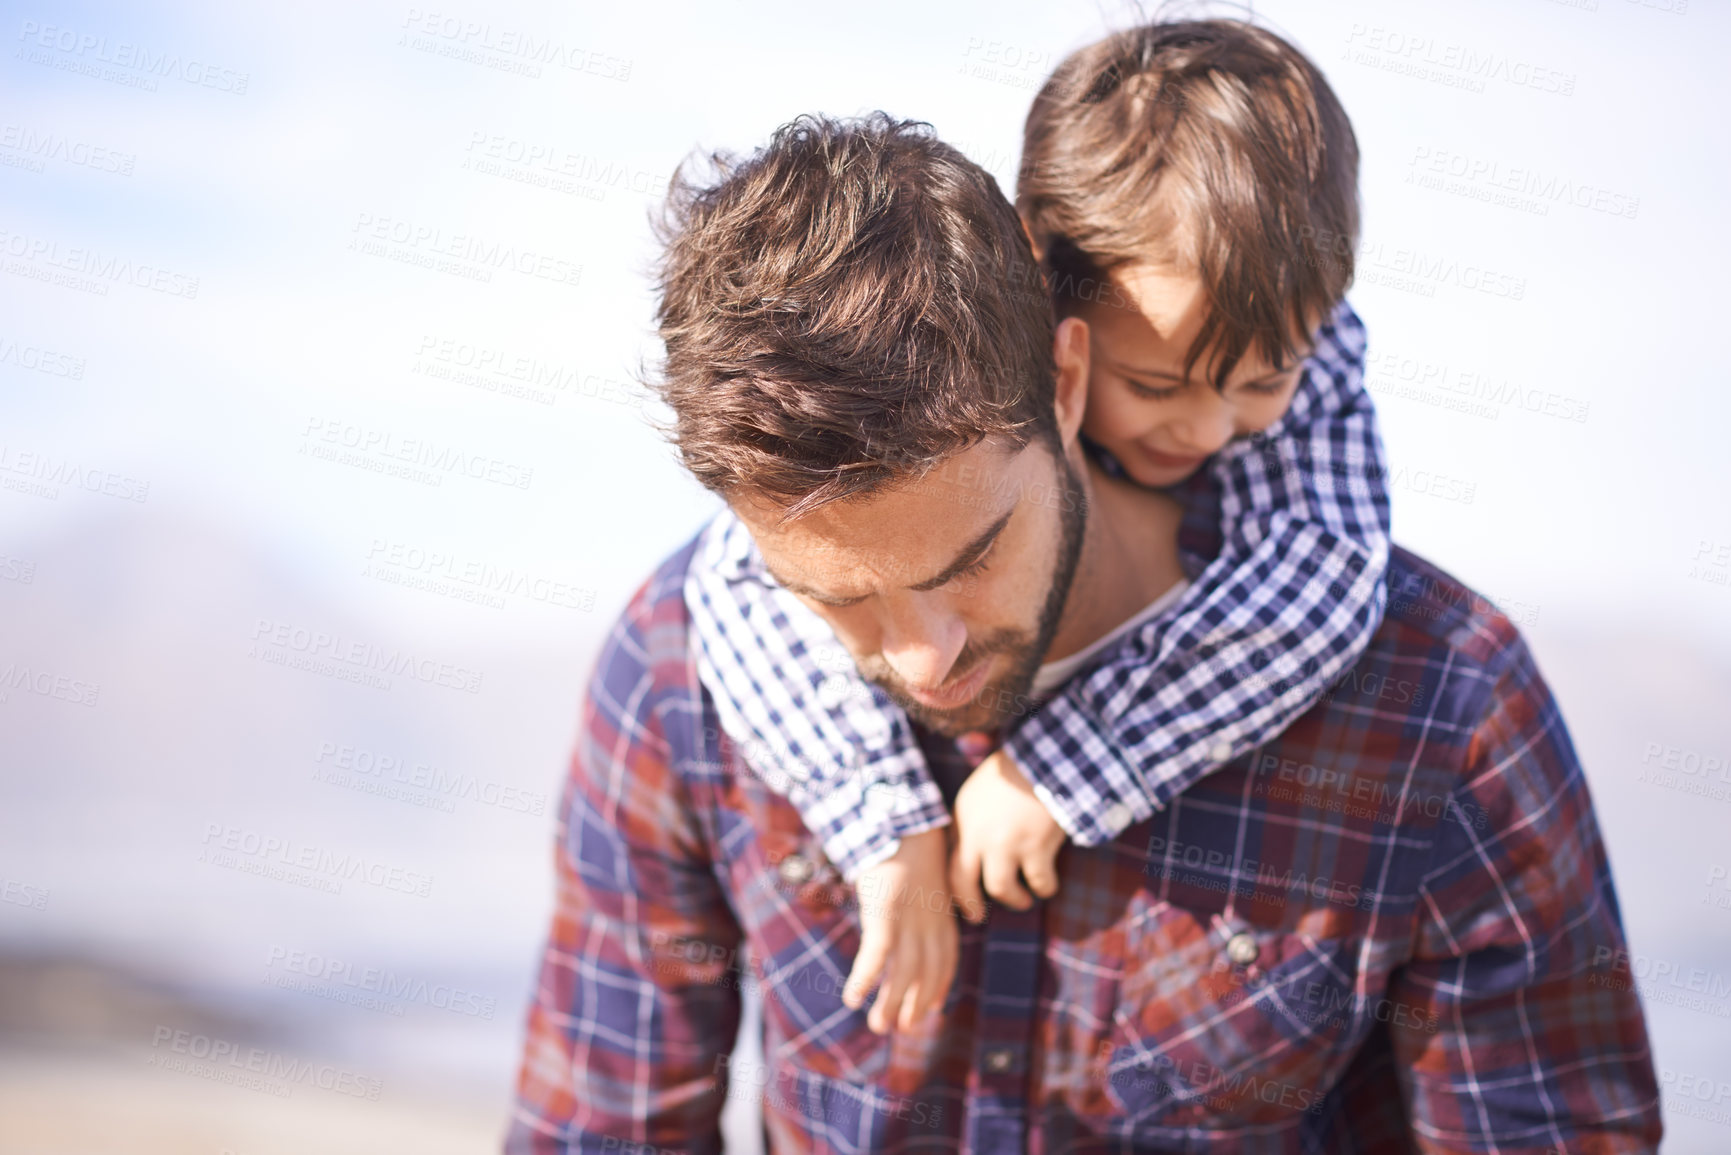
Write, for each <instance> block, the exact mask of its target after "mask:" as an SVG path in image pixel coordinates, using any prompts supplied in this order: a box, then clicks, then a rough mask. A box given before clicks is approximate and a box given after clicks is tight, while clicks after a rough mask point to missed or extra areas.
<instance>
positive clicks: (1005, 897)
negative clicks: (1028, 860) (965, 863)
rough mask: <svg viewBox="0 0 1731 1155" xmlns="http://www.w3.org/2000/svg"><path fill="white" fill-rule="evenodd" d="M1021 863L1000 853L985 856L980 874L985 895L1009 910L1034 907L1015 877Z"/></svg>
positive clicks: (995, 852) (1019, 880)
mask: <svg viewBox="0 0 1731 1155" xmlns="http://www.w3.org/2000/svg"><path fill="white" fill-rule="evenodd" d="M1020 866H1021V863H1019V862H1017V861H1016V860H1015V859H1014V858H1012V857H1010V856H1009V855H1008V854H1006V853H1004V852H1002V851H993V852H992V853H991V854H988V855H986V860H985V862H984V863H983V864H982V873H984V875H985V877H986V893H987V894H989V895H991V896H992V897H993V898H995V899H997V900H998V901H999V902H1001V903H1003V904H1004V905H1005V906H1007V907H1009V908H1010V909H1011V910H1027V909H1028V908H1029V907H1030V906H1033V905H1034V900H1033V899H1032V898H1029V897H1028V892H1027V891H1025V890H1023V889H1022V882H1021V879H1019V878H1018V877H1017V874H1018V873H1019V868H1020Z"/></svg>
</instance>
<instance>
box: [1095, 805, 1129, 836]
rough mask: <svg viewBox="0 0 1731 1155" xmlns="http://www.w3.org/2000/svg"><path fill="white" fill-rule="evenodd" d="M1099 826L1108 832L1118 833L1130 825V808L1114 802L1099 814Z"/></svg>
mask: <svg viewBox="0 0 1731 1155" xmlns="http://www.w3.org/2000/svg"><path fill="white" fill-rule="evenodd" d="M1100 825H1102V826H1104V827H1105V828H1106V829H1108V830H1112V831H1118V830H1122V829H1124V828H1125V827H1126V826H1128V825H1130V808H1129V807H1128V806H1126V805H1124V804H1123V803H1122V802H1114V803H1112V805H1110V806H1108V807H1106V809H1105V810H1104V811H1102V812H1101V814H1100Z"/></svg>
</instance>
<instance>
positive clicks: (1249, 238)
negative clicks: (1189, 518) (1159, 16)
mask: <svg viewBox="0 0 1731 1155" xmlns="http://www.w3.org/2000/svg"><path fill="white" fill-rule="evenodd" d="M1016 204H1017V208H1018V209H1019V210H1020V211H1021V214H1022V217H1023V219H1024V220H1026V221H1027V224H1028V228H1029V230H1030V232H1031V233H1032V235H1033V238H1034V242H1035V244H1036V246H1038V248H1039V249H1040V252H1041V257H1042V260H1043V263H1044V265H1045V269H1046V273H1047V276H1048V278H1049V280H1050V282H1051V285H1052V291H1053V294H1054V297H1055V300H1056V303H1057V307H1058V308H1059V309H1060V310H1061V311H1068V310H1071V309H1075V308H1077V307H1079V306H1080V305H1081V304H1082V303H1083V302H1085V301H1087V300H1090V299H1098V296H1099V292H1100V289H1101V288H1102V287H1105V288H1108V289H1109V288H1110V287H1111V286H1110V285H1109V282H1108V281H1107V278H1108V277H1109V275H1110V274H1111V273H1112V272H1113V271H1115V270H1117V269H1120V268H1122V267H1123V266H1126V265H1129V264H1131V263H1133V262H1134V263H1149V264H1164V265H1169V266H1172V267H1175V268H1178V269H1181V270H1183V271H1186V272H1192V273H1195V274H1196V275H1198V276H1199V277H1200V278H1201V280H1202V285H1203V289H1204V291H1205V292H1206V293H1207V295H1208V302H1209V306H1210V307H1209V311H1208V316H1207V319H1206V320H1205V321H1204V323H1203V327H1202V331H1201V333H1200V334H1198V336H1197V337H1196V340H1195V341H1194V342H1193V343H1192V345H1191V347H1190V349H1189V351H1188V354H1187V356H1186V360H1185V365H1184V370H1185V373H1186V374H1188V373H1190V372H1191V371H1192V368H1193V367H1194V366H1195V364H1196V363H1197V361H1199V360H1201V359H1202V358H1203V357H1204V356H1205V355H1206V356H1208V357H1210V358H1211V364H1212V368H1213V373H1212V379H1213V384H1214V386H1215V387H1216V388H1220V387H1222V386H1223V385H1224V383H1225V381H1226V379H1227V376H1228V375H1229V374H1230V373H1231V371H1232V369H1233V367H1234V366H1235V365H1237V364H1238V362H1239V360H1240V359H1241V358H1242V357H1243V356H1244V354H1245V352H1246V351H1247V350H1249V349H1250V348H1251V346H1252V345H1253V344H1254V345H1255V347H1256V349H1257V350H1258V351H1259V352H1260V353H1262V354H1263V356H1264V357H1266V358H1267V359H1268V361H1269V362H1270V363H1271V364H1273V365H1274V366H1275V367H1276V368H1284V367H1285V366H1286V365H1287V364H1289V363H1291V362H1292V361H1294V360H1296V359H1297V358H1299V357H1301V356H1302V355H1303V353H1304V351H1305V346H1306V344H1307V343H1308V339H1309V336H1310V333H1311V331H1312V329H1313V328H1314V326H1315V325H1317V324H1318V323H1319V322H1321V321H1322V320H1324V319H1326V318H1327V316H1328V315H1329V313H1331V312H1332V311H1333V309H1334V307H1335V306H1336V305H1337V304H1339V302H1340V301H1341V299H1342V298H1343V297H1345V295H1346V290H1347V288H1348V287H1349V286H1350V285H1351V284H1352V272H1353V252H1354V251H1355V250H1356V248H1357V245H1358V142H1357V140H1356V138H1355V137H1354V136H1353V132H1352V124H1351V122H1350V121H1349V120H1348V119H1347V116H1346V112H1345V110H1344V109H1342V108H1341V106H1340V101H1339V100H1337V99H1336V98H1335V95H1334V92H1333V90H1331V89H1330V88H1329V86H1328V82H1327V81H1326V80H1324V79H1323V77H1322V73H1321V72H1320V71H1318V70H1317V68H1316V66H1315V65H1313V64H1312V63H1311V62H1310V61H1309V60H1308V59H1306V58H1305V57H1304V55H1303V54H1302V53H1300V52H1299V51H1298V50H1297V49H1296V48H1294V47H1293V46H1292V45H1290V44H1288V43H1287V42H1286V41H1284V40H1282V39H1281V38H1280V37H1278V36H1276V35H1274V33H1272V32H1269V31H1266V30H1265V29H1261V28H1257V27H1255V26H1253V25H1250V24H1245V23H1242V22H1240V21H1236V20H1201V21H1179V22H1169V23H1154V24H1148V25H1144V26H1142V27H1138V28H1132V29H1128V30H1126V31H1123V32H1118V33H1114V34H1113V35H1111V36H1108V37H1106V38H1105V39H1104V40H1101V41H1099V42H1097V43H1095V44H1091V45H1089V46H1088V47H1086V48H1083V49H1081V50H1079V51H1077V52H1075V53H1073V54H1072V55H1071V56H1069V57H1068V58H1067V59H1066V60H1064V62H1063V63H1061V64H1059V65H1058V68H1057V70H1056V71H1055V72H1053V74H1052V76H1051V77H1050V78H1049V79H1048V80H1047V81H1046V84H1045V86H1044V87H1043V88H1042V89H1041V90H1040V93H1039V95H1038V96H1037V97H1035V99H1034V105H1033V108H1032V109H1031V110H1030V111H1029V112H1028V119H1027V124H1026V126H1025V128H1024V130H1023V141H1022V167H1021V173H1020V176H1019V180H1018V187H1017V197H1016ZM1114 296H1116V294H1114ZM1120 299H1121V298H1120Z"/></svg>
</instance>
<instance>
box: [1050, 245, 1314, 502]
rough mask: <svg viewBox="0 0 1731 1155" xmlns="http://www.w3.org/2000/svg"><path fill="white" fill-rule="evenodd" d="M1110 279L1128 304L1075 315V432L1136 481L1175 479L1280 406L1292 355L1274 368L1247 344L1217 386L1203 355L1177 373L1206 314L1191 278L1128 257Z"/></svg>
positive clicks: (1269, 419) (1294, 381) (1295, 371)
mask: <svg viewBox="0 0 1731 1155" xmlns="http://www.w3.org/2000/svg"><path fill="white" fill-rule="evenodd" d="M1112 280H1113V281H1114V283H1116V285H1117V286H1118V287H1119V288H1120V289H1121V290H1122V292H1123V295H1124V296H1125V297H1127V298H1129V301H1130V303H1131V307H1130V308H1124V307H1122V306H1117V305H1111V304H1105V303H1093V304H1089V305H1086V306H1084V307H1083V308H1082V309H1081V310H1080V311H1079V313H1078V315H1079V316H1081V317H1082V319H1083V320H1085V321H1087V322H1088V328H1089V332H1090V335H1091V340H1092V343H1093V350H1092V351H1093V357H1092V360H1091V366H1092V368H1091V371H1090V374H1089V380H1088V410H1087V415H1086V416H1085V417H1084V418H1083V422H1082V432H1083V433H1085V434H1086V435H1087V436H1088V437H1089V438H1090V439H1092V440H1093V441H1094V442H1096V443H1097V444H1099V445H1102V446H1104V447H1105V448H1106V450H1107V451H1108V452H1110V453H1111V454H1112V456H1113V457H1115V458H1117V460H1118V461H1119V463H1120V464H1122V465H1123V466H1124V469H1125V470H1126V472H1128V473H1129V474H1130V476H1131V477H1132V478H1134V479H1135V480H1136V481H1137V482H1138V483H1140V484H1142V485H1148V486H1166V485H1176V484H1177V483H1178V482H1180V481H1183V480H1184V479H1185V478H1186V477H1189V476H1190V475H1191V474H1192V473H1195V472H1196V470H1197V469H1198V468H1200V467H1201V465H1202V463H1203V461H1205V460H1206V459H1207V458H1208V457H1209V456H1210V455H1212V454H1213V453H1215V452H1216V451H1218V450H1219V449H1220V448H1221V447H1222V446H1224V445H1225V444H1226V443H1227V442H1228V441H1230V440H1232V439H1233V438H1234V437H1244V436H1248V435H1249V434H1252V433H1259V432H1261V431H1262V430H1264V429H1267V428H1268V427H1269V426H1270V425H1272V424H1274V423H1275V422H1276V421H1278V420H1280V418H1281V416H1282V415H1284V414H1285V413H1286V409H1287V407H1288V406H1289V405H1291V404H1292V396H1293V394H1294V393H1295V392H1296V391H1297V389H1298V382H1299V380H1300V378H1301V376H1302V374H1303V367H1304V366H1303V362H1302V361H1299V362H1298V363H1296V364H1292V365H1288V366H1287V367H1286V368H1285V369H1284V370H1276V369H1275V368H1274V366H1272V365H1271V364H1269V363H1268V361H1267V360H1266V359H1265V358H1264V357H1263V355H1262V354H1261V353H1260V352H1258V351H1257V350H1256V348H1255V346H1252V347H1251V348H1250V349H1249V350H1247V351H1246V352H1245V354H1244V356H1243V357H1242V358H1240V360H1239V362H1238V364H1237V365H1235V366H1234V367H1233V370H1232V373H1231V375H1230V376H1229V377H1228V378H1227V382H1226V387H1225V388H1224V389H1222V390H1219V391H1216V390H1215V389H1214V387H1213V385H1212V384H1210V381H1211V377H1210V375H1209V373H1208V369H1209V358H1208V357H1207V356H1203V357H1202V358H1200V359H1199V360H1198V361H1197V363H1196V365H1195V368H1194V370H1193V372H1192V375H1191V376H1190V378H1189V379H1186V378H1185V376H1184V357H1185V354H1186V353H1187V352H1188V351H1189V349H1190V343H1191V341H1193V340H1194V339H1195V337H1196V334H1197V333H1199V332H1200V331H1201V329H1202V325H1203V322H1204V321H1205V320H1206V319H1207V316H1208V312H1207V309H1208V304H1207V297H1206V294H1205V293H1204V292H1203V289H1202V281H1201V278H1199V277H1197V276H1195V275H1194V274H1184V273H1179V272H1175V271H1173V270H1171V269H1169V268H1165V267H1162V266H1154V265H1131V266H1129V267H1127V268H1124V269H1120V270H1118V271H1117V272H1116V273H1114V274H1113V277H1112Z"/></svg>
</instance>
